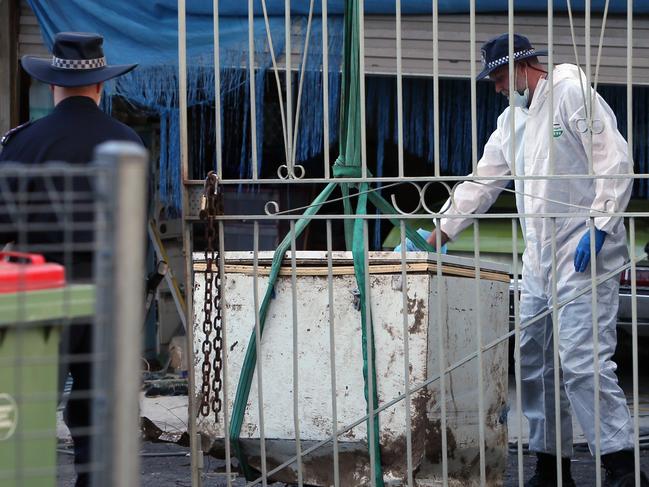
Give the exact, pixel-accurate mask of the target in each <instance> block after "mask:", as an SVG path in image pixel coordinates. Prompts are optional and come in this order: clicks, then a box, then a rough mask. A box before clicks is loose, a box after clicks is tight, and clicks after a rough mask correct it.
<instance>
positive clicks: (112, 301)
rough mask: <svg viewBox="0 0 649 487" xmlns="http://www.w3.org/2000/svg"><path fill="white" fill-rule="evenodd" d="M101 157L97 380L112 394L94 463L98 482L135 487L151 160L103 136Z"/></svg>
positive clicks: (136, 147)
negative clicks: (103, 205) (105, 206)
mask: <svg viewBox="0 0 649 487" xmlns="http://www.w3.org/2000/svg"><path fill="white" fill-rule="evenodd" d="M95 159H96V164H97V165H98V166H99V167H100V168H103V169H106V171H105V172H104V173H103V177H99V178H97V179H98V180H97V191H98V192H99V194H100V195H103V196H105V197H106V198H108V200H109V202H110V203H109V205H110V207H111V209H112V211H111V213H112V218H108V219H107V218H105V216H103V215H101V214H100V215H98V218H97V221H96V225H97V241H98V242H99V246H100V248H99V251H98V252H97V258H96V259H95V260H96V264H95V269H96V276H97V283H98V287H97V316H99V317H100V318H99V321H98V322H97V323H96V331H97V332H98V333H96V334H95V347H96V348H95V353H100V354H101V356H102V358H103V359H104V360H103V362H105V363H102V364H101V365H102V366H101V367H97V369H104V370H99V371H97V372H95V378H96V379H100V380H105V382H103V383H102V382H95V384H101V385H102V389H104V390H105V392H106V394H107V397H105V398H104V400H103V401H102V402H101V403H100V404H99V407H98V408H95V413H94V414H95V418H96V421H95V422H94V424H95V425H97V424H101V422H102V421H103V422H104V424H105V425H106V428H107V431H105V432H104V434H105V436H104V437H103V438H101V440H102V442H104V446H103V451H101V452H100V451H99V450H97V449H95V451H94V460H95V462H97V463H99V464H101V465H102V467H103V468H100V469H99V475H96V476H95V478H94V483H93V485H95V486H97V485H106V486H116V485H119V486H122V487H131V486H136V485H139V483H140V455H139V453H140V434H139V431H140V426H139V392H140V374H139V373H138V371H139V370H140V353H141V349H142V346H141V341H142V337H141V322H142V316H143V306H144V302H143V300H144V277H143V276H144V251H145V245H144V242H146V199H147V185H146V180H147V171H148V162H149V159H148V152H147V151H146V150H145V149H144V148H142V147H141V146H139V145H136V144H133V143H130V142H107V143H104V144H102V145H100V146H99V147H97V149H96V152H95ZM100 213H101V212H100ZM111 227H112V228H111ZM102 316H103V318H101V317H102ZM102 321H103V322H102ZM102 339H104V340H105V342H104V343H102V342H101V340H102ZM102 352H103V353H102ZM104 354H105V355H104ZM108 364H109V365H110V366H108ZM101 414H104V416H103V418H102V417H101V416H99V415H101ZM97 443H101V442H95V444H97Z"/></svg>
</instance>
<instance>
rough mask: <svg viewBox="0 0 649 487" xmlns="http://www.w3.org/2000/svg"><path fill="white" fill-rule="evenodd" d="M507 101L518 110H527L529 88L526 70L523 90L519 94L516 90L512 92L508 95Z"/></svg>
mask: <svg viewBox="0 0 649 487" xmlns="http://www.w3.org/2000/svg"><path fill="white" fill-rule="evenodd" d="M509 99H510V100H511V102H512V105H514V106H515V107H520V108H527V106H528V104H529V101H530V87H529V86H528V84H527V69H526V70H525V90H523V93H520V92H519V91H518V90H513V91H511V92H510V93H509Z"/></svg>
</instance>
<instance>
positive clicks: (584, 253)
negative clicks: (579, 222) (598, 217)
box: [575, 228, 606, 272]
mask: <svg viewBox="0 0 649 487" xmlns="http://www.w3.org/2000/svg"><path fill="white" fill-rule="evenodd" d="M604 240H606V232H604V231H602V230H598V229H597V228H596V229H595V256H597V254H599V251H600V250H602V245H604ZM589 263H590V230H587V231H586V233H584V236H583V237H581V240H580V241H579V243H578V244H577V250H576V251H575V271H577V272H584V271H585V270H586V267H588V264H589Z"/></svg>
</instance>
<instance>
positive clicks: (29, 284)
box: [0, 252, 65, 294]
mask: <svg viewBox="0 0 649 487" xmlns="http://www.w3.org/2000/svg"><path fill="white" fill-rule="evenodd" d="M63 286H65V269H64V267H63V266H62V265H60V264H54V263H51V262H45V257H43V256H42V255H40V254H27V253H23V252H0V294H7V293H17V292H24V291H37V290H39V289H55V288H59V287H63Z"/></svg>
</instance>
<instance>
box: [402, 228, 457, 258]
mask: <svg viewBox="0 0 649 487" xmlns="http://www.w3.org/2000/svg"><path fill="white" fill-rule="evenodd" d="M417 233H418V234H419V235H421V237H422V238H423V239H424V240H428V237H430V234H431V233H432V232H429V231H427V230H424V229H423V228H420V229H418V230H417ZM406 250H407V251H408V252H414V251H415V250H423V249H420V248H418V247H416V246H415V244H414V243H412V241H411V240H410V239H409V238H407V239H406ZM394 251H395V252H401V244H399V245H397V246H396V247H395V248H394ZM441 253H442V254H445V253H446V244H444V245H442V250H441Z"/></svg>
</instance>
